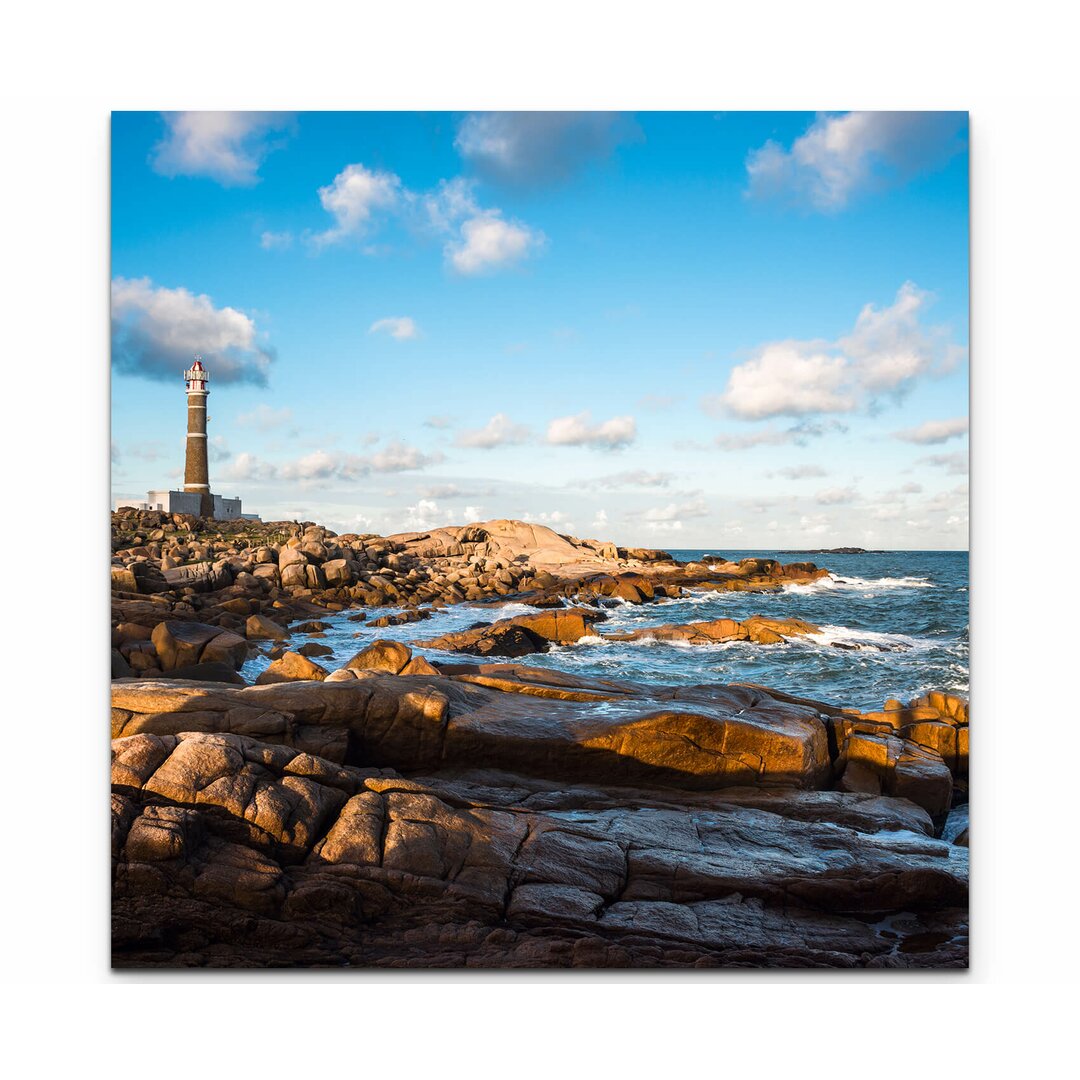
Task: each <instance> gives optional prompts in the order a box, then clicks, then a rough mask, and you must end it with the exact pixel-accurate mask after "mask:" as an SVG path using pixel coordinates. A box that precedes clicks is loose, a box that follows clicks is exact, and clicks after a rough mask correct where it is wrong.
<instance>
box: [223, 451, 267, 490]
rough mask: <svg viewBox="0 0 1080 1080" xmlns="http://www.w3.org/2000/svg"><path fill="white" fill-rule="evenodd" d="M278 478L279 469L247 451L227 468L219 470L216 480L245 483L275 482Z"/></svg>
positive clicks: (239, 455)
mask: <svg viewBox="0 0 1080 1080" xmlns="http://www.w3.org/2000/svg"><path fill="white" fill-rule="evenodd" d="M276 476H277V468H276V467H275V466H274V465H272V464H270V462H268V461H263V460H262V459H261V458H258V457H256V456H255V455H254V454H251V453H248V452H247V451H246V450H245V451H244V452H243V453H240V454H237V455H236V457H235V458H233V460H232V461H231V462H229V464H228V465H226V466H225V468H223V469H219V470H218V472H217V475H216V479H218V480H221V481H232V482H234V483H244V482H263V481H268V480H273V479H274V478H275V477H276Z"/></svg>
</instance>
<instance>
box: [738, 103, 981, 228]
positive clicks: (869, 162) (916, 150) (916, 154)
mask: <svg viewBox="0 0 1080 1080" xmlns="http://www.w3.org/2000/svg"><path fill="white" fill-rule="evenodd" d="M965 131H966V120H965V117H964V114H963V113H944V112H850V113H844V114H841V115H832V116H830V115H824V116H820V117H818V119H817V120H815V121H814V123H813V124H812V125H811V126H810V127H809V129H808V130H807V131H806V132H805V133H804V134H803V135H801V136H799V138H797V139H796V140H795V141H794V142H793V143H792V144H791V149H790V150H785V149H784V148H783V147H782V146H780V145H779V144H778V143H776V142H773V141H771V140H770V141H769V142H767V143H765V145H764V146H762V147H760V148H758V149H757V150H754V151H752V152H751V153H750V155H749V157H748V158H747V161H746V172H747V177H748V180H749V185H748V189H747V191H748V194H749V195H751V196H753V197H759V198H770V197H780V198H784V199H787V200H789V201H792V202H796V203H803V204H807V205H809V206H812V207H813V208H815V209H817V210H824V211H836V210H840V209H842V208H843V207H844V206H846V205H847V203H848V201H849V200H850V199H851V198H852V197H854V196H855V195H857V194H858V193H860V192H861V191H863V190H865V189H867V188H870V187H874V186H882V185H884V184H887V183H889V182H895V181H898V180H904V179H906V178H908V177H910V176H912V175H915V174H917V173H919V172H921V171H924V170H926V169H929V168H933V167H935V166H937V165H940V164H943V163H944V162H945V161H947V160H948V159H949V158H950V157H952V156H953V154H955V153H956V152H957V151H959V150H960V149H962V148H963V145H964V140H963V136H964V133H965Z"/></svg>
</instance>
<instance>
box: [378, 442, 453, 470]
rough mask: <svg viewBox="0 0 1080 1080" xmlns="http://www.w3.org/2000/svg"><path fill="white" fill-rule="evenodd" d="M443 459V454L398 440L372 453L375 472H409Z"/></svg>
mask: <svg viewBox="0 0 1080 1080" xmlns="http://www.w3.org/2000/svg"><path fill="white" fill-rule="evenodd" d="M442 459H443V455H442V454H439V453H435V454H424V453H422V452H421V451H420V450H418V449H417V448H416V447H415V446H406V445H405V444H404V443H400V442H397V443H391V444H390V445H389V446H387V447H386V448H385V449H383V450H380V451H379V452H378V453H376V454H374V455H372V457H371V458H370V465H371V469H372V471H374V472H408V471H411V470H412V469H422V468H424V466H426V465H433V464H436V463H437V462H440V461H442Z"/></svg>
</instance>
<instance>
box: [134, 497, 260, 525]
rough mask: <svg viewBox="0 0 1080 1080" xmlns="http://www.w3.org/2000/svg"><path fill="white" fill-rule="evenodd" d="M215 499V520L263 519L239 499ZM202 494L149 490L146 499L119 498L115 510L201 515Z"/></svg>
mask: <svg viewBox="0 0 1080 1080" xmlns="http://www.w3.org/2000/svg"><path fill="white" fill-rule="evenodd" d="M211 498H212V499H213V500H214V520H215V521H237V520H240V519H244V520H246V521H261V520H262V518H260V517H259V515H258V514H245V513H243V512H242V510H241V506H240V500H239V499H226V498H225V497H224V496H223V495H211ZM200 499H201V496H200V495H199V493H198V492H197V491H148V492H147V493H146V501H145V502H140V501H139V500H138V499H117V501H116V503H115V504H114V505H113V509H114V510H122V509H124V508H125V507H134V508H135V509H136V510H160V511H162V512H163V513H166V514H193V515H195V517H198V516H199V502H200Z"/></svg>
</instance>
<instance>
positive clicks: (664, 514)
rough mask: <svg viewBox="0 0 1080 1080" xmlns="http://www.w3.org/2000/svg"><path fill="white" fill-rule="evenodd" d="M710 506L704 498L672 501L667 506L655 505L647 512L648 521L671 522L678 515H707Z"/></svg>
mask: <svg viewBox="0 0 1080 1080" xmlns="http://www.w3.org/2000/svg"><path fill="white" fill-rule="evenodd" d="M707 515H708V508H707V507H706V505H705V500H704V499H692V500H691V501H689V502H681V503H677V502H670V503H667V505H666V507H653V508H652V509H651V510H647V511H646V512H645V519H646V521H647V522H670V521H673V519H674V518H676V517H706V516H707Z"/></svg>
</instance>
